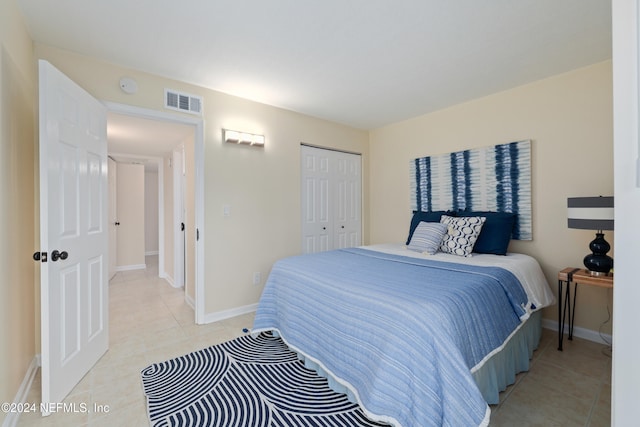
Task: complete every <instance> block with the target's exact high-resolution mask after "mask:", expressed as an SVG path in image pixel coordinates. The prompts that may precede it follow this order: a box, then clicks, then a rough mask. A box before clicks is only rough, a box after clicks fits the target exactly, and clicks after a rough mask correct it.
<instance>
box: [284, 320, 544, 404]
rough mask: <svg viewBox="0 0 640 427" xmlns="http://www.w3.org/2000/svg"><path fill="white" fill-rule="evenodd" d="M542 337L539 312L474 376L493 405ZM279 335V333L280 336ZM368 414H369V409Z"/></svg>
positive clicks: (336, 385)
mask: <svg viewBox="0 0 640 427" xmlns="http://www.w3.org/2000/svg"><path fill="white" fill-rule="evenodd" d="M541 334H542V311H541V310H538V311H536V312H533V313H531V316H530V317H529V319H527V321H526V322H525V323H524V324H523V325H522V326H521V327H520V329H519V330H518V331H517V332H516V333H515V334H513V336H512V337H511V339H510V340H509V341H508V342H507V343H506V344H505V346H504V348H503V349H502V350H500V351H499V352H498V353H496V354H494V355H493V356H491V358H489V359H488V360H487V361H485V362H484V364H483V366H482V367H481V368H479V369H478V370H476V371H475V372H473V373H472V376H473V378H474V380H475V381H476V384H477V385H478V389H479V390H480V392H481V393H482V396H483V397H484V398H485V400H486V401H487V403H488V404H489V405H497V404H498V402H499V397H498V395H499V394H500V392H501V391H504V390H505V389H506V388H507V386H509V385H511V384H513V383H515V380H516V375H517V374H518V373H520V372H524V371H528V370H529V363H530V361H531V357H532V356H533V351H534V350H535V349H536V348H538V344H539V342H540V336H541ZM276 335H279V333H277V332H276ZM294 351H296V353H298V358H300V359H301V360H302V361H303V362H304V364H305V366H306V367H307V368H309V369H313V370H315V371H316V372H317V373H318V374H319V375H321V376H323V377H325V378H327V380H328V381H329V386H330V387H331V388H332V389H333V390H334V391H336V392H338V393H345V394H346V395H347V396H349V399H350V400H351V401H352V402H357V403H359V399H358V397H357V396H356V395H355V393H354V391H353V390H352V389H351V388H350V387H348V386H347V385H346V384H343V383H342V382H340V381H337V380H336V379H335V377H334V376H333V375H331V373H328V372H327V371H326V370H324V369H323V368H322V366H321V365H320V364H319V363H317V362H316V361H314V360H311V358H309V357H305V355H303V354H302V353H301V352H300V351H299V350H297V349H294ZM363 409H364V408H363ZM365 412H367V411H366V409H365ZM370 415H374V414H370ZM375 415H377V414H375ZM375 415H374V416H375Z"/></svg>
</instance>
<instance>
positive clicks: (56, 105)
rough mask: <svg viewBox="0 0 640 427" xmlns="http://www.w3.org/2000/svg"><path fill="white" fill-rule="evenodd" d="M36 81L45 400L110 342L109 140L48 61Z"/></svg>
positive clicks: (59, 393)
mask: <svg viewBox="0 0 640 427" xmlns="http://www.w3.org/2000/svg"><path fill="white" fill-rule="evenodd" d="M39 79H40V82H39V83H40V242H41V244H42V248H41V251H42V252H43V253H47V256H46V257H44V256H43V260H42V261H43V262H42V263H41V283H40V287H41V291H40V293H41V321H42V325H41V329H42V331H41V333H42V344H41V346H42V348H41V351H42V371H41V374H42V402H43V403H45V404H48V403H55V402H62V400H63V399H64V398H65V396H66V395H67V394H68V393H69V392H70V391H71V390H72V389H73V387H74V386H75V385H76V384H77V383H78V382H79V381H80V379H82V377H83V376H84V375H85V374H86V373H87V372H88V371H89V369H91V367H92V366H93V365H94V364H95V363H96V362H97V361H98V359H99V358H100V357H101V356H102V355H103V354H104V353H105V351H106V350H107V347H108V337H109V334H108V305H107V304H108V302H107V299H108V293H107V292H108V286H107V284H108V280H107V274H108V260H107V258H108V227H107V215H108V212H107V191H108V190H107V137H106V109H105V107H104V106H103V105H102V104H101V103H100V102H98V101H97V100H95V99H94V98H93V97H91V96H90V95H89V94H88V93H86V92H85V91H84V90H83V89H82V88H80V87H79V86H78V85H76V84H75V83H74V82H73V81H71V80H70V79H69V78H67V77H66V76H65V75H64V74H62V73H61V72H60V71H58V70H57V69H55V68H54V67H53V66H52V65H51V64H49V63H48V62H46V61H39ZM56 252H57V253H60V254H62V255H57V254H56ZM45 260H46V262H45ZM43 414H44V415H48V413H47V412H46V411H45V412H43Z"/></svg>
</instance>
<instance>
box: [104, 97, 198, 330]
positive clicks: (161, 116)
mask: <svg viewBox="0 0 640 427" xmlns="http://www.w3.org/2000/svg"><path fill="white" fill-rule="evenodd" d="M104 104H105V105H106V107H107V109H108V110H109V111H110V112H113V113H118V114H126V115H130V116H136V117H141V118H146V119H151V120H161V121H165V122H172V123H179V124H186V125H191V126H194V127H195V135H194V146H195V147H194V148H195V159H194V164H195V187H196V188H195V205H196V206H195V209H196V212H195V214H196V215H195V216H196V236H197V238H196V259H195V263H196V277H195V284H196V286H195V321H196V323H197V324H204V323H205V304H204V298H205V293H204V283H205V280H204V248H205V245H204V120H203V119H202V118H197V117H187V116H183V115H179V114H173V113H166V112H163V111H157V110H151V109H148V108H141V107H135V106H132V105H126V104H119V103H115V102H110V101H105V102H104ZM158 175H159V179H160V178H161V173H159V174H158ZM160 211H162V209H160ZM160 231H161V232H160V235H159V244H160V245H162V244H163V242H164V233H163V232H162V229H161V230H160ZM161 248H162V246H161ZM160 252H161V253H162V250H161V251H160ZM159 261H160V259H159Z"/></svg>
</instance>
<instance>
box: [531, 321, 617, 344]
mask: <svg viewBox="0 0 640 427" xmlns="http://www.w3.org/2000/svg"><path fill="white" fill-rule="evenodd" d="M542 327H543V328H545V329H550V330H552V331H556V332H557V331H558V330H559V329H560V328H559V326H558V322H557V321H556V320H549V319H542ZM564 333H565V334H568V333H569V325H567V324H565V325H564ZM573 336H574V337H578V338H582V339H585V340H588V341H593V342H597V343H598V344H605V345H611V343H612V342H613V339H612V337H611V335H609V334H602V335H601V334H600V332H598V331H592V330H591V329H585V328H581V327H579V326H574V327H573ZM603 338H604V339H603ZM605 340H606V341H605Z"/></svg>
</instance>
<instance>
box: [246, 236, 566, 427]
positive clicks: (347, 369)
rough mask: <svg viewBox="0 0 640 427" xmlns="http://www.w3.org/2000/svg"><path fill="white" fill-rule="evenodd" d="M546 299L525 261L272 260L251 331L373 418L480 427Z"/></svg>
mask: <svg viewBox="0 0 640 427" xmlns="http://www.w3.org/2000/svg"><path fill="white" fill-rule="evenodd" d="M553 303H554V296H553V293H552V292H551V290H550V289H549V286H548V284H547V282H546V280H545V278H544V275H543V274H542V271H541V269H540V266H539V265H538V263H537V261H535V259H533V258H532V257H529V256H527V255H523V254H512V253H509V254H507V255H493V254H474V256H472V257H464V256H457V255H452V254H447V253H442V252H440V251H437V253H435V254H432V255H425V254H423V253H421V252H416V251H411V250H408V249H407V245H403V244H387V245H374V246H365V247H358V248H350V249H340V250H334V251H328V252H323V253H318V254H313V255H301V256H294V257H290V258H286V259H283V260H280V261H278V262H277V263H276V264H275V265H274V267H273V269H272V271H271V273H270V275H269V278H268V280H267V282H266V284H265V289H264V292H263V294H262V297H261V299H260V302H259V305H258V309H257V312H256V317H255V322H254V327H253V329H252V333H253V334H256V335H257V334H259V333H261V332H263V331H273V332H275V333H276V334H278V335H279V336H280V337H281V338H282V339H283V340H284V341H285V342H286V343H287V345H288V346H289V347H290V348H291V349H292V350H294V351H296V352H297V353H298V354H299V357H300V358H301V359H303V360H304V361H305V363H306V364H307V365H308V366H309V367H312V368H313V369H316V370H317V371H318V372H319V373H321V374H322V375H325V376H326V377H327V378H328V379H329V381H330V384H331V385H332V387H333V388H334V389H335V390H338V391H342V392H346V393H347V394H348V395H349V396H350V398H351V399H353V400H354V401H356V402H358V403H359V404H360V405H361V406H362V408H363V410H364V411H365V413H366V414H367V415H368V416H369V417H370V418H371V419H373V420H376V421H381V422H386V423H389V424H392V425H397V426H405V427H410V426H420V427H424V426H442V425H449V426H460V425H464V426H474V425H478V426H484V425H488V423H489V418H490V408H489V406H488V403H497V398H498V392H499V391H500V390H501V389H504V387H505V386H506V385H508V384H509V383H511V382H513V380H514V378H515V374H516V373H517V372H519V371H522V370H526V369H528V363H529V359H530V357H531V354H532V352H533V350H534V349H535V348H536V346H537V344H538V340H539V337H540V309H541V308H543V307H545V306H547V305H551V304H553Z"/></svg>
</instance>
